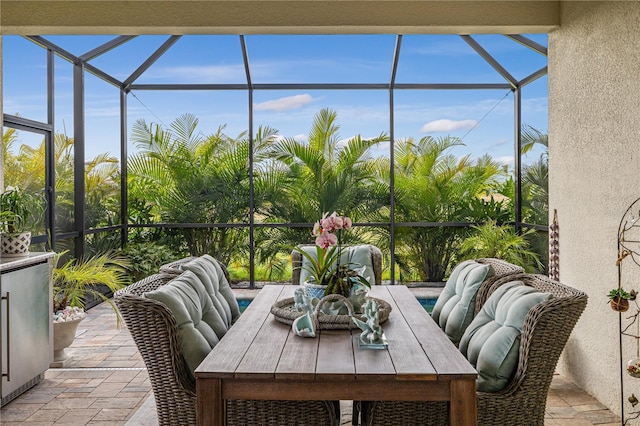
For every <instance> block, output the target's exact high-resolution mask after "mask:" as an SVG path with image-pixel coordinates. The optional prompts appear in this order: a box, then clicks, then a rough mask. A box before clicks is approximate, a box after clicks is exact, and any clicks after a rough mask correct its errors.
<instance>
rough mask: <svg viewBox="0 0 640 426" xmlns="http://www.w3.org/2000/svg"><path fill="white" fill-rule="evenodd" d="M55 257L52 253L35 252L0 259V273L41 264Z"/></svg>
mask: <svg viewBox="0 0 640 426" xmlns="http://www.w3.org/2000/svg"><path fill="white" fill-rule="evenodd" d="M53 256H55V253H54V252H52V251H51V252H36V253H31V252H29V254H28V255H27V256H22V257H4V256H2V257H0V271H5V270H8V269H15V268H22V267H25V266H29V265H33V264H36V263H42V262H44V261H46V260H48V259H49V258H52V257H53Z"/></svg>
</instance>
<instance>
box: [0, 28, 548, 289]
mask: <svg viewBox="0 0 640 426" xmlns="http://www.w3.org/2000/svg"><path fill="white" fill-rule="evenodd" d="M546 52H547V50H546V35H528V36H522V35H497V34H496V35H461V36H457V35H447V36H444V35H443V36H434V35H405V36H403V35H340V36H337V35H332V36H328V35H323V36H320V35H318V36H311V35H306V36H301V35H300V36H299V35H296V36H292V35H287V36H284V35H282V36H277V35H269V36H267V35H246V36H243V35H239V36H238V35H199V36H196V35H184V36H179V35H165V36H155V35H154V36H146V35H145V36H44V35H43V36H28V37H18V36H4V37H3V65H4V81H3V88H4V98H3V101H4V110H5V111H7V113H5V114H4V126H5V127H4V129H3V130H4V138H3V140H4V143H5V154H4V155H5V158H4V165H3V173H2V176H3V179H4V182H3V185H0V186H3V187H7V186H18V187H20V188H21V189H25V190H29V191H34V192H38V191H41V192H44V194H45V197H46V204H47V208H46V215H45V216H46V217H45V218H44V221H43V223H42V226H41V228H40V229H39V230H38V232H36V234H38V236H37V237H35V239H34V242H35V243H39V244H42V245H43V246H44V245H45V244H46V245H47V246H48V247H50V248H51V249H53V250H55V251H61V250H64V249H69V250H71V252H72V253H74V256H75V257H76V258H80V257H82V256H84V255H85V254H88V253H95V252H99V251H104V250H106V249H110V248H115V247H123V246H136V245H145V244H146V245H147V246H146V247H148V248H147V249H148V250H150V251H155V252H158V251H162V250H166V251H169V252H170V253H167V258H170V257H173V258H177V257H179V256H186V255H198V254H202V253H210V254H212V255H213V256H214V257H217V258H219V259H221V260H222V261H223V262H225V263H228V264H230V265H232V266H233V267H234V268H235V269H237V270H244V271H245V272H246V275H247V278H248V281H249V282H250V285H251V286H253V285H254V283H255V282H256V281H265V280H286V279H287V278H288V277H290V275H287V274H290V271H287V265H288V263H289V259H288V254H289V253H290V252H291V247H292V246H293V245H295V244H297V243H308V242H313V238H312V237H311V235H310V234H311V233H310V231H311V227H312V226H313V223H314V222H315V221H316V220H318V219H319V218H320V216H321V215H322V213H323V212H329V213H330V212H332V211H337V212H338V213H339V214H343V215H348V216H350V217H351V218H352V219H353V221H354V225H355V226H354V228H353V230H351V231H349V232H345V234H344V236H343V238H344V243H346V244H347V243H349V244H351V243H371V244H375V245H377V246H378V247H380V248H381V249H382V251H383V253H384V256H385V269H386V276H385V279H388V280H390V282H391V283H396V282H409V281H426V280H432V279H436V280H437V279H442V277H443V276H444V274H445V273H446V269H447V267H448V266H449V265H450V264H451V263H452V262H454V261H456V260H458V259H459V258H460V256H462V254H461V252H460V250H459V249H460V247H461V244H462V242H463V241H465V239H467V238H468V237H470V236H471V235H473V232H475V231H474V230H473V229H474V228H471V226H472V225H479V224H482V223H484V222H486V221H488V220H492V221H495V222H496V223H497V224H499V225H500V224H507V225H508V226H510V227H511V228H512V229H514V230H516V231H517V232H519V233H524V234H526V235H527V239H528V240H529V241H530V243H531V245H532V250H534V251H536V252H537V253H538V254H539V255H540V257H541V259H542V261H543V264H544V263H545V262H546V260H545V259H546V246H547V238H546V231H547V225H548V223H547V220H548V219H547V218H548V208H547V198H546V190H547V188H546V170H547V169H546V127H547V124H546V114H547V112H546V97H547V96H546V93H547V77H546V74H547V67H546V65H547V58H546ZM25 85H26V86H28V89H29V90H28V92H29V94H30V95H29V96H28V97H25V92H26V91H27V90H25V87H26V86H25ZM528 230H532V231H531V233H528V232H527V231H528ZM149 247H150V248H149ZM158 247H160V249H158ZM140 251H143V250H142V249H140ZM140 251H139V252H138V254H139V255H140ZM169 255H170V256H169ZM430 256H431V257H430ZM425 259H426V260H425ZM543 268H544V266H543ZM412 271H413V272H412ZM415 271H418V272H415Z"/></svg>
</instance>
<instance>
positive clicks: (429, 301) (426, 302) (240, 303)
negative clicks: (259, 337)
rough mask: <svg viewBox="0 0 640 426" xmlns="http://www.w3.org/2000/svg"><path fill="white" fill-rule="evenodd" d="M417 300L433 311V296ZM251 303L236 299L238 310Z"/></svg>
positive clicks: (242, 309) (428, 310)
mask: <svg viewBox="0 0 640 426" xmlns="http://www.w3.org/2000/svg"><path fill="white" fill-rule="evenodd" d="M418 302H420V304H421V305H422V307H423V308H424V310H425V311H427V312H429V313H431V311H433V307H434V305H435V304H436V299H433V298H418ZM249 303H251V299H238V306H239V307H240V312H244V310H245V309H247V306H249Z"/></svg>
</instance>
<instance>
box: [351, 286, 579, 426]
mask: <svg viewBox="0 0 640 426" xmlns="http://www.w3.org/2000/svg"><path fill="white" fill-rule="evenodd" d="M511 281H522V282H523V283H524V284H525V285H528V286H531V287H534V288H536V289H537V290H539V291H541V292H548V293H551V294H552V295H553V298H551V299H550V300H547V301H545V302H541V303H539V304H537V305H535V306H534V307H533V308H531V309H530V310H529V312H528V313H527V316H526V317H525V321H524V324H523V327H522V335H521V340H520V348H519V354H520V356H519V360H518V366H517V370H516V372H515V374H514V376H513V378H512V379H511V381H510V382H509V384H508V385H507V387H506V388H505V389H503V390H501V391H500V392H495V393H485V392H476V401H477V406H478V425H481V426H482V425H501V426H510V425H513V426H516V425H518V426H525V425H543V424H544V410H545V407H546V401H547V394H548V392H549V386H550V385H551V379H552V378H553V372H554V370H555V367H556V364H557V363H558V358H559V357H560V353H561V352H562V350H563V348H564V346H565V344H566V342H567V340H568V339H569V335H570V334H571V331H572V330H573V327H574V326H575V324H576V322H577V321H578V318H580V315H581V314H582V312H583V311H584V308H585V307H586V305H587V295H586V294H585V293H584V292H582V291H580V290H577V289H575V288H572V287H568V286H565V285H563V284H561V283H559V282H557V281H554V280H551V279H549V277H546V276H543V275H532V274H515V275H510V276H506V277H502V278H500V279H497V280H496V281H495V282H494V283H493V285H492V287H491V289H490V290H489V291H488V293H487V295H488V296H490V295H491V294H492V293H493V292H494V291H495V290H496V289H497V288H499V287H500V286H501V285H504V284H506V283H508V282H511ZM381 404H382V405H389V407H382V408H381ZM403 404H405V403H398V402H389V403H379V402H377V403H374V402H368V403H364V405H363V407H364V408H365V409H366V411H367V415H365V418H367V419H369V423H368V424H375V425H391V424H414V423H413V422H411V423H404V422H399V421H398V420H397V418H394V419H392V420H391V421H388V420H387V419H385V418H384V416H386V415H394V416H395V415H397V414H395V413H402V415H403V416H409V417H408V418H411V417H413V416H422V415H423V414H422V413H424V412H427V411H428V412H429V413H430V411H431V410H432V408H431V407H432V406H434V403H412V404H408V405H403ZM435 405H436V406H437V405H438V404H437V403H436V404H435ZM436 410H439V408H436ZM429 415H430V414H429ZM427 417H428V415H427ZM444 424H446V423H444Z"/></svg>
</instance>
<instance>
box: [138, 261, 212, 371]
mask: <svg viewBox="0 0 640 426" xmlns="http://www.w3.org/2000/svg"><path fill="white" fill-rule="evenodd" d="M144 297H147V298H149V299H153V300H157V301H158V302H161V303H162V304H164V305H165V306H166V307H167V308H169V310H170V311H171V313H173V316H174V317H175V319H176V323H177V325H178V334H179V336H180V343H181V346H182V350H183V355H184V358H185V360H186V362H187V365H188V366H189V369H190V370H191V372H192V373H193V371H194V370H195V369H196V367H197V366H198V365H199V364H200V363H201V362H202V360H203V359H204V358H205V357H206V356H207V354H208V353H209V352H211V349H213V347H214V346H215V345H216V344H217V343H218V341H219V339H218V336H217V334H216V332H215V331H214V329H215V328H219V327H220V326H224V324H220V321H221V318H220V315H219V314H218V311H217V310H216V308H215V307H214V306H213V303H212V302H211V297H209V295H208V294H207V290H206V289H205V286H204V285H203V284H202V282H201V281H200V279H199V278H198V277H197V276H196V274H194V273H193V272H190V271H186V272H184V273H183V274H182V275H180V276H179V277H177V278H175V279H174V280H172V281H170V282H169V283H168V284H166V285H164V286H162V287H159V288H158V289H157V290H153V291H150V292H147V293H145V294H144Z"/></svg>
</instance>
